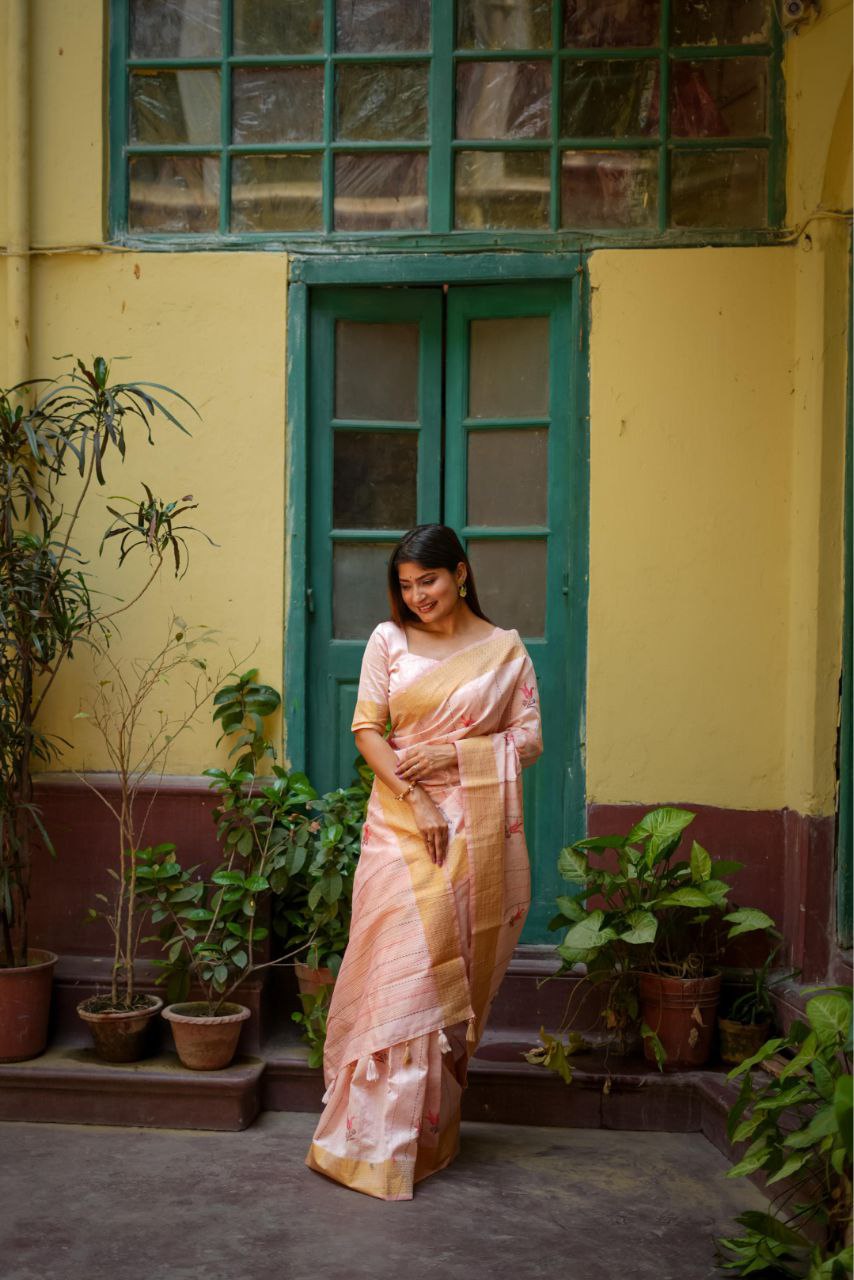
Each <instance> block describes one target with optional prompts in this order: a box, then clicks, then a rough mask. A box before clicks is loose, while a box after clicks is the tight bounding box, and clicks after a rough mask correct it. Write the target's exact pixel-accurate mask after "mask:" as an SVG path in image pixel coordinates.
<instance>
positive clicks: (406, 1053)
mask: <svg viewBox="0 0 854 1280" xmlns="http://www.w3.org/2000/svg"><path fill="white" fill-rule="evenodd" d="M411 1061H412V1050H411V1049H410V1047H409V1041H408V1040H407V1042H406V1044H405V1045H404V1046H403V1065H404V1066H405V1067H408V1066H409V1064H410V1062H411Z"/></svg>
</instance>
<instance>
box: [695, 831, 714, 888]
mask: <svg viewBox="0 0 854 1280" xmlns="http://www.w3.org/2000/svg"><path fill="white" fill-rule="evenodd" d="M711 878H712V859H711V856H710V855H709V854H708V853H706V850H705V849H704V848H703V846H702V845H701V844H698V843H697V841H696V840H695V841H694V843H693V844H692V845H691V879H692V880H693V881H694V883H695V884H697V883H699V881H701V880H710V879H711Z"/></svg>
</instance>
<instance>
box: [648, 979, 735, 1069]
mask: <svg viewBox="0 0 854 1280" xmlns="http://www.w3.org/2000/svg"><path fill="white" fill-rule="evenodd" d="M720 992H721V975H720V972H718V973H714V974H712V975H711V976H710V977H707V978H670V977H664V976H663V975H662V974H659V973H641V974H639V975H638V994H639V996H640V1006H641V1015H642V1017H643V1020H644V1022H645V1023H646V1024H647V1026H649V1027H651V1028H652V1030H653V1031H654V1032H655V1033H656V1035H657V1036H658V1038H659V1040H660V1041H661V1043H662V1045H663V1046H664V1051H665V1053H666V1054H667V1060H666V1062H665V1063H664V1069H665V1071H676V1070H678V1069H679V1068H680V1067H702V1066H703V1064H704V1063H705V1062H708V1060H709V1057H710V1056H711V1052H712V1038H713V1036H714V1031H715V1014H716V1013H717V1008H718V1001H719V999H720ZM643 1051H644V1056H645V1057H646V1058H647V1059H648V1060H649V1061H650V1062H654V1061H655V1054H654V1053H653V1050H652V1046H651V1045H650V1043H649V1041H648V1040H644V1042H643Z"/></svg>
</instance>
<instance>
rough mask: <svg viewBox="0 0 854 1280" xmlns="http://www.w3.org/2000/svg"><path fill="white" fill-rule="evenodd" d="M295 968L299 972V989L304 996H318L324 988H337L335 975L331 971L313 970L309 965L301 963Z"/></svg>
mask: <svg viewBox="0 0 854 1280" xmlns="http://www.w3.org/2000/svg"><path fill="white" fill-rule="evenodd" d="M294 968H295V969H296V971H297V982H298V983H299V989H300V991H301V992H302V994H303V995H304V996H316V995H319V994H320V992H321V991H322V990H323V988H324V987H334V986H335V974H334V973H333V972H332V970H331V969H323V968H321V969H312V968H311V967H310V966H309V965H307V964H300V963H299V962H297V963H296V964H295V965H294Z"/></svg>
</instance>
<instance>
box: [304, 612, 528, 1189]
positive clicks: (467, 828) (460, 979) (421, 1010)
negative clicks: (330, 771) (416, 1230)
mask: <svg viewBox="0 0 854 1280" xmlns="http://www.w3.org/2000/svg"><path fill="white" fill-rule="evenodd" d="M389 719H390V720H391V736H390V738H389V742H390V745H391V746H392V747H393V748H394V749H395V750H397V751H402V750H403V749H404V748H407V747H412V746H415V745H417V744H420V743H453V744H454V745H455V747H456V755H457V760H456V765H455V766H452V767H450V768H448V769H444V770H442V771H440V772H436V773H434V774H432V775H430V777H429V778H426V779H425V780H424V783H423V785H424V786H425V788H426V789H427V790H428V791H429V793H430V795H431V796H432V798H433V800H434V801H435V803H436V804H437V805H438V806H439V808H440V809H441V811H442V812H443V814H444V815H445V817H446V819H447V821H448V827H449V842H448V852H447V855H446V858H445V862H444V865H443V866H441V867H437V866H435V865H434V864H433V863H432V862H431V861H430V858H429V856H428V854H427V850H426V848H425V845H424V841H423V838H422V836H421V834H420V832H419V830H418V828H417V826H416V823H415V819H414V816H413V813H412V810H411V809H410V807H409V805H408V804H406V803H405V802H403V803H401V802H400V801H399V800H397V798H396V796H395V795H394V794H393V793H392V792H391V791H390V790H389V789H388V788H387V787H386V786H385V785H384V783H383V782H382V781H381V780H380V779H379V778H377V779H375V781H374V785H373V789H372V791H371V796H370V799H369V802H368V810H367V817H366V822H365V827H364V830H363V834H362V848H361V854H360V858H359V865H358V868H357V871H356V877H355V882H354V889H353V919H352V925H351V931H350V941H349V944H348V946H347V950H346V953H345V956H344V960H343V963H342V965H341V971H340V974H339V977H338V981H337V982H336V984H335V988H334V992H333V997H332V1003H331V1007H330V1010H329V1019H328V1031H327V1039H326V1048H325V1053H324V1075H325V1080H326V1084H327V1092H326V1095H325V1096H324V1102H325V1104H326V1106H325V1110H324V1112H323V1114H322V1116H321V1118H320V1122H319V1124H318V1126H317V1131H316V1133H315V1135H314V1140H313V1142H312V1145H311V1148H310V1150H309V1153H308V1156H307V1159H306V1163H307V1164H308V1165H309V1166H310V1167H311V1168H314V1169H316V1170H317V1171H318V1172H321V1173H325V1174H327V1175H328V1176H329V1177H332V1178H335V1179H336V1180H337V1181H339V1182H342V1183H344V1184H345V1185H346V1186H349V1187H352V1188H353V1189H355V1190H357V1191H363V1192H365V1193H367V1194H368V1195H373V1196H377V1197H379V1198H381V1199H386V1200H402V1199H411V1197H412V1188H413V1184H414V1183H415V1182H417V1181H419V1180H420V1179H421V1178H423V1177H426V1176H427V1175H428V1174H430V1173H434V1172H436V1171H437V1170H438V1169H441V1168H443V1167H444V1166H445V1165H446V1164H448V1163H449V1162H450V1161H451V1160H452V1159H453V1157H454V1155H455V1154H456V1151H457V1147H458V1141H459V1120H460V1099H461V1095H462V1090H463V1088H464V1086H465V1081H466V1068H467V1064H468V1060H469V1058H470V1057H471V1055H472V1054H473V1053H474V1051H475V1049H476V1047H477V1043H478V1041H479V1039H480V1036H481V1034H482V1032H483V1028H484V1026H485V1023H486V1020H487V1017H488V1014H489V1009H490V1007H491V1004H492V1001H493V999H494V997H495V994H496V991H497V990H498V986H499V983H500V982H501V979H502V977H503V976H504V972H505V970H506V968H507V965H508V963H509V960H510V957H511V956H512V954H513V950H514V947H515V946H516V943H517V941H518V938H519V934H520V932H521V929H522V925H523V923H524V920H525V915H526V913H527V910H528V905H529V902H530V871H529V865H528V853H527V848H526V845H525V833H524V827H523V821H522V769H523V768H524V767H525V766H526V765H528V764H531V763H533V761H534V760H536V759H537V757H538V756H539V755H540V753H541V751H542V739H541V730H540V715H539V707H538V704H537V698H536V679H535V676H534V671H533V666H532V664H531V659H530V657H529V655H528V653H527V650H526V649H525V646H524V645H523V644H522V641H521V640H520V638H519V635H518V632H516V631H504V630H501V629H500V628H498V627H496V628H495V629H494V631H493V633H492V635H491V636H488V637H487V638H486V639H485V640H482V641H479V642H477V643H475V644H473V645H469V646H467V647H466V648H464V649H462V650H460V651H459V652H457V653H455V654H452V655H450V656H449V657H448V658H444V659H432V658H425V657H422V656H419V655H417V654H410V653H409V651H408V648H407V644H406V636H405V632H404V631H403V629H402V628H400V627H398V626H397V625H396V624H395V623H393V622H383V623H381V624H380V625H379V626H378V627H377V628H376V629H375V630H374V632H373V633H372V635H371V637H370V639H369V641H368V645H367V647H366V650H365V654H364V658H363V661H362V672H361V677H360V682H359V693H358V701H357V703H356V710H355V714H354V717H353V725H352V727H353V730H354V731H355V730H357V729H362V728H374V729H377V730H378V731H379V732H380V733H383V732H385V728H386V724H387V722H388V720H389Z"/></svg>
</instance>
